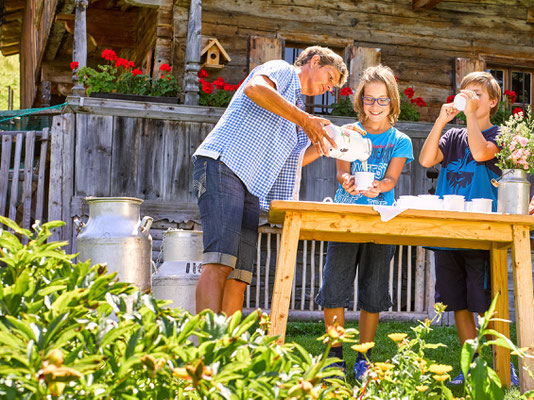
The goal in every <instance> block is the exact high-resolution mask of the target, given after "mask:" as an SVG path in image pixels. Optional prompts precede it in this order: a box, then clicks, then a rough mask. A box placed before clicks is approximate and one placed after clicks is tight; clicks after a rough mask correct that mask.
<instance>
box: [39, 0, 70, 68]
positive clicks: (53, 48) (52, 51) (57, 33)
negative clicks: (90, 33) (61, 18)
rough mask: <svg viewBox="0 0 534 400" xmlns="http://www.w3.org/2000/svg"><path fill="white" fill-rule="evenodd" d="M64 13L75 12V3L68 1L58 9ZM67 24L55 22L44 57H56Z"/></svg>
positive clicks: (51, 58)
mask: <svg viewBox="0 0 534 400" xmlns="http://www.w3.org/2000/svg"><path fill="white" fill-rule="evenodd" d="M58 11H59V12H60V13H62V14H71V13H72V12H74V3H73V2H69V1H66V2H65V4H64V5H63V7H62V8H61V10H58ZM65 31H66V28H65V24H53V25H52V30H51V31H50V35H49V36H48V44H47V46H46V50H45V55H44V59H45V60H47V61H52V60H54V59H55V58H56V55H57V52H58V50H59V47H60V45H61V42H62V41H63V37H64V35H65Z"/></svg>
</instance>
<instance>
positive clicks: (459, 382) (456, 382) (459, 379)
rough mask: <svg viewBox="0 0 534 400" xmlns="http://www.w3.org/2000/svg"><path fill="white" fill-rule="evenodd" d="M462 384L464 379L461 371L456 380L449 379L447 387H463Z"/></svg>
mask: <svg viewBox="0 0 534 400" xmlns="http://www.w3.org/2000/svg"><path fill="white" fill-rule="evenodd" d="M464 383H465V377H464V373H463V372H461V371H460V373H459V374H458V376H457V377H456V378H454V379H451V380H450V381H449V385H453V386H460V385H463V384H464Z"/></svg>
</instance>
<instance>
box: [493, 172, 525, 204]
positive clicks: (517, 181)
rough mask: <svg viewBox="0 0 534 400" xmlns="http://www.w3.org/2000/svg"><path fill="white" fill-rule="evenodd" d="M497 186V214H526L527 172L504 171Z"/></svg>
mask: <svg viewBox="0 0 534 400" xmlns="http://www.w3.org/2000/svg"><path fill="white" fill-rule="evenodd" d="M492 183H493V184H494V185H496V186H498V188H499V189H498V198H497V212H501V213H503V214H528V203H529V199H530V197H529V195H530V183H529V181H528V180H527V172H526V171H523V170H521V169H504V170H503V173H502V177H501V180H500V181H499V182H495V181H494V180H492Z"/></svg>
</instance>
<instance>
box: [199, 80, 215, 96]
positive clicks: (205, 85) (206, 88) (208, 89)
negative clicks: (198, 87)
mask: <svg viewBox="0 0 534 400" xmlns="http://www.w3.org/2000/svg"><path fill="white" fill-rule="evenodd" d="M213 89H214V87H213V85H212V84H211V83H209V82H206V81H204V82H202V91H203V92H204V93H208V94H209V93H211V92H213Z"/></svg>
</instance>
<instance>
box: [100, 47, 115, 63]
mask: <svg viewBox="0 0 534 400" xmlns="http://www.w3.org/2000/svg"><path fill="white" fill-rule="evenodd" d="M102 58H104V59H106V60H107V61H116V60H117V58H118V57H117V53H115V52H114V51H113V50H109V49H105V50H104V51H103V52H102Z"/></svg>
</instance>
